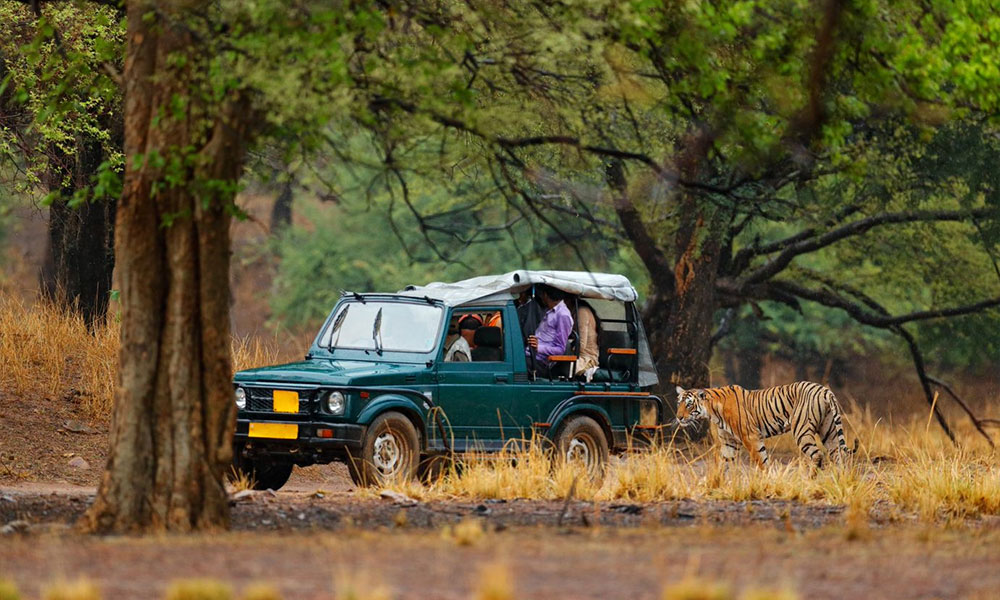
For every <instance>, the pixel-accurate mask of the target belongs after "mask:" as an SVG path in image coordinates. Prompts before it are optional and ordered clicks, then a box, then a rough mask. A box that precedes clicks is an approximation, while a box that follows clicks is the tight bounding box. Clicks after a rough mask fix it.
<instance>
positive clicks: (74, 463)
mask: <svg viewBox="0 0 1000 600" xmlns="http://www.w3.org/2000/svg"><path fill="white" fill-rule="evenodd" d="M69 466H71V467H73V468H74V469H81V470H87V469H89V468H90V463H89V462H87V461H86V460H84V459H83V458H82V457H79V456H74V457H73V458H71V459H70V461H69Z"/></svg>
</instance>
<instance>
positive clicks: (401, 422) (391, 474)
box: [347, 411, 420, 486]
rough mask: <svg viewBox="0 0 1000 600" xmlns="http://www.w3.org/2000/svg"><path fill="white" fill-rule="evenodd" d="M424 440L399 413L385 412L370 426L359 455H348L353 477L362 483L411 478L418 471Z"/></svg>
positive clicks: (383, 482)
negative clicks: (420, 438)
mask: <svg viewBox="0 0 1000 600" xmlns="http://www.w3.org/2000/svg"><path fill="white" fill-rule="evenodd" d="M419 460H420V440H419V438H418V437H417V429H416V428H415V427H414V426H413V423H411V422H410V420H409V419H407V418H406V417H405V416H403V415H401V414H400V413H398V412H392V411H390V412H385V413H382V414H381V415H379V416H378V417H376V418H375V420H374V421H372V424H371V425H370V426H369V427H368V432H367V434H365V440H364V442H363V443H362V445H361V452H360V454H359V455H355V454H354V453H352V454H351V455H350V456H348V458H347V468H348V471H349V472H350V473H351V479H352V480H353V481H354V483H355V484H356V485H359V486H381V485H385V484H387V483H391V482H393V481H408V480H410V479H413V477H414V476H415V475H416V473H417V464H418V463H419Z"/></svg>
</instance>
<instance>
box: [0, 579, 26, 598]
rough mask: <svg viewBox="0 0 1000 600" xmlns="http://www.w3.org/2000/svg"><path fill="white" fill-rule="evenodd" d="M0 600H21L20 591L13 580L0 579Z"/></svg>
mask: <svg viewBox="0 0 1000 600" xmlns="http://www.w3.org/2000/svg"><path fill="white" fill-rule="evenodd" d="M0 600H21V592H20V591H18V589H17V585H15V584H14V582H13V581H8V580H6V579H0Z"/></svg>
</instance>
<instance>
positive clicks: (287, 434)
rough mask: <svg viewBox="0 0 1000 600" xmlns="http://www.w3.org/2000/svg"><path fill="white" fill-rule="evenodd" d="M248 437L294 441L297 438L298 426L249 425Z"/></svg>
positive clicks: (281, 424) (283, 424)
mask: <svg viewBox="0 0 1000 600" xmlns="http://www.w3.org/2000/svg"><path fill="white" fill-rule="evenodd" d="M250 437H256V438H273V439H278V440H294V439H297V438H298V437H299V426H298V425H295V424H288V423H250Z"/></svg>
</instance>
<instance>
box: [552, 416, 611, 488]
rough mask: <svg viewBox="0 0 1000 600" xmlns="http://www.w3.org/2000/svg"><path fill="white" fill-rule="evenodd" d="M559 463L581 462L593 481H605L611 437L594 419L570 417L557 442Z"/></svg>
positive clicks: (560, 428) (561, 428) (561, 427)
mask: <svg viewBox="0 0 1000 600" xmlns="http://www.w3.org/2000/svg"><path fill="white" fill-rule="evenodd" d="M554 442H555V447H556V452H557V454H556V459H557V464H559V463H580V464H581V465H582V466H583V467H584V469H585V471H586V474H587V477H589V478H590V479H591V480H592V481H603V479H604V472H605V470H606V469H607V466H608V455H609V450H608V438H607V437H606V436H605V435H604V430H603V429H601V426H600V425H598V424H597V421H595V420H594V419H592V418H590V417H588V416H585V415H573V416H571V417H568V418H567V419H566V420H565V421H564V422H563V424H562V425H560V426H559V431H558V432H556V436H555V439H554Z"/></svg>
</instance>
